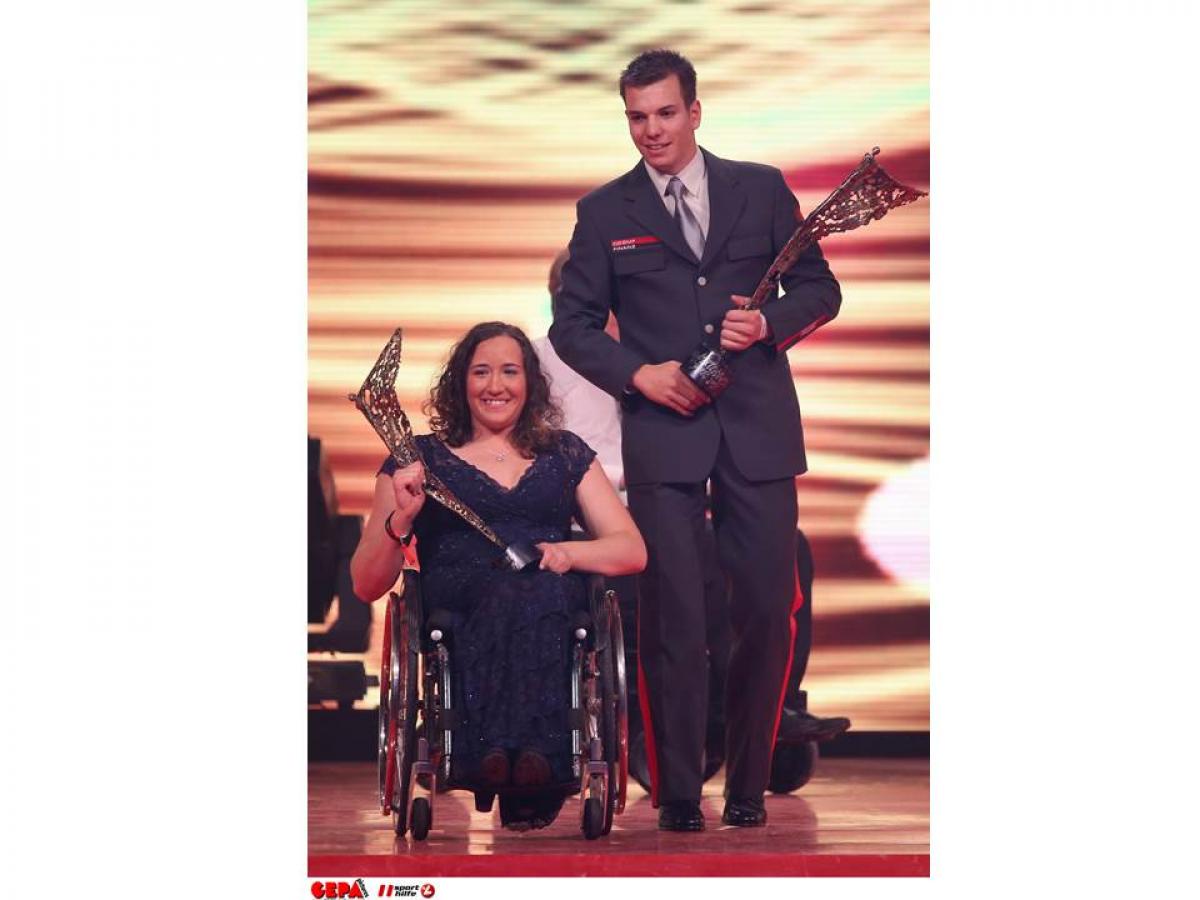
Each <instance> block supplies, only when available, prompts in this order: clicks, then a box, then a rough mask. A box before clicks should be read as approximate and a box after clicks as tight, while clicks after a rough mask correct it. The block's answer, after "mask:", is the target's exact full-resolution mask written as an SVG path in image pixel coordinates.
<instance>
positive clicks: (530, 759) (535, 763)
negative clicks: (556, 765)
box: [512, 750, 550, 787]
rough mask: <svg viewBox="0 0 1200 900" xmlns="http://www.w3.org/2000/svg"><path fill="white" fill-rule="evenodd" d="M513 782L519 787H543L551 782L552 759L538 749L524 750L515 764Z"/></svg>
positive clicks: (518, 755)
mask: <svg viewBox="0 0 1200 900" xmlns="http://www.w3.org/2000/svg"><path fill="white" fill-rule="evenodd" d="M512 780H513V784H515V785H517V786H518V787H541V786H542V785H544V784H549V783H550V760H548V759H546V757H545V756H543V755H542V754H541V753H538V752H537V751H536V750H522V751H521V752H520V753H518V754H517V762H516V764H515V765H514V766H513V773H512Z"/></svg>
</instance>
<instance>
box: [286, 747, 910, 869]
mask: <svg viewBox="0 0 1200 900" xmlns="http://www.w3.org/2000/svg"><path fill="white" fill-rule="evenodd" d="M723 775H724V773H723V772H720V773H718V774H717V775H716V776H715V777H714V778H713V779H712V780H710V781H709V782H708V783H707V784H706V785H705V786H704V797H703V804H702V805H703V809H704V814H705V817H706V818H707V821H708V830H707V831H704V832H701V833H698V834H674V833H670V832H662V831H659V830H658V827H657V821H658V813H657V811H656V810H654V809H653V808H651V806H650V798H649V796H648V795H647V794H646V792H645V791H643V790H642V789H641V787H639V786H638V785H637V783H635V782H633V781H631V782H630V784H629V791H628V800H627V803H626V807H625V812H624V814H623V815H620V816H618V817H617V819H616V822H615V823H614V825H613V830H612V833H611V834H609V835H608V836H606V837H602V838H599V839H598V840H595V841H585V840H584V839H583V836H582V834H581V833H580V830H579V801H578V799H575V798H572V799H571V800H568V801H567V804H566V806H564V807H563V811H562V813H561V814H560V816H559V818H558V819H557V820H556V821H555V822H554V824H553V825H551V826H550V827H549V828H546V829H543V830H541V831H530V832H525V833H515V832H510V831H507V830H505V829H503V828H501V827H500V820H499V813H498V811H497V810H495V809H494V810H493V811H492V812H491V813H478V812H476V811H475V807H474V803H473V801H472V797H471V795H470V794H468V793H465V792H460V791H454V792H451V793H446V794H441V795H439V796H438V797H437V800H436V803H435V806H434V822H433V828H432V830H431V831H430V834H429V837H428V839H427V840H425V841H424V842H421V843H414V842H413V841H412V840H411V838H409V837H407V836H406V837H404V838H396V836H395V835H394V834H393V833H392V824H391V818H390V817H384V816H383V815H381V814H380V812H379V806H378V804H377V802H376V799H377V796H378V793H377V792H378V786H377V785H378V782H377V775H376V769H375V766H374V764H372V763H313V764H311V765H310V766H309V793H308V844H309V846H308V852H309V875H310V876H326V875H348V876H360V875H361V876H384V875H412V876H418V875H420V876H435V875H440V876H443V877H446V876H462V877H471V876H505V875H521V876H530V875H547V876H565V875H593V876H605V875H607V876H652V875H671V876H707V875H732V874H735V873H736V874H737V875H739V876H745V875H773V876H798V875H847V876H864V875H865V876H870V875H912V876H927V875H928V874H929V761H928V760H927V759H822V760H821V761H820V762H819V763H818V764H817V771H816V774H815V775H814V776H813V779H812V780H811V781H810V782H809V783H808V784H807V785H805V786H804V787H803V788H801V789H800V790H798V791H796V792H795V793H793V794H786V795H776V794H768V795H767V816H768V823H767V825H766V826H765V827H763V828H731V827H728V826H723V825H721V809H722V799H721V792H722V790H723V789H724V778H723Z"/></svg>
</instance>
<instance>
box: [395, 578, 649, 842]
mask: <svg viewBox="0 0 1200 900" xmlns="http://www.w3.org/2000/svg"><path fill="white" fill-rule="evenodd" d="M588 607H589V608H588V610H587V612H585V613H580V614H578V615H577V617H576V618H575V619H574V620H573V621H572V622H571V623H570V629H571V638H570V640H571V669H570V674H569V677H570V679H571V685H570V696H571V704H572V705H571V711H570V724H571V728H572V732H571V745H572V773H573V775H574V777H575V778H576V779H578V781H577V782H576V781H572V782H570V783H569V784H565V785H559V787H563V788H574V787H575V785H576V783H577V784H578V788H579V796H580V800H581V803H580V809H581V812H580V824H579V827H580V830H581V831H582V832H583V836H584V837H585V838H587V839H588V840H595V839H596V838H598V837H600V836H601V835H605V834H608V833H609V831H611V830H612V825H613V819H614V817H615V816H617V815H619V814H620V813H622V812H624V810H625V795H626V785H627V782H628V773H629V731H628V727H629V726H628V708H627V699H626V690H625V641H624V636H623V633H622V629H621V613H620V609H619V606H618V603H617V596H616V594H615V593H614V592H613V591H611V590H605V589H604V586H603V580H602V579H601V578H600V577H599V576H593V577H592V578H590V579H589V586H588ZM448 628H449V625H448V619H447V618H446V617H445V616H444V615H440V614H439V613H438V611H436V610H433V611H427V610H425V609H424V607H423V604H422V602H421V586H420V575H419V573H418V572H416V571H414V570H412V569H405V571H404V575H403V590H402V593H401V594H396V593H395V592H392V593H390V594H389V596H388V604H387V612H386V614H385V621H384V638H383V664H382V667H381V672H380V679H379V681H380V687H379V691H380V695H379V802H380V806H381V812H382V813H383V815H385V816H387V815H390V816H391V817H392V827H393V830H394V831H395V833H396V835H397V836H403V835H404V834H405V833H406V832H409V831H411V834H412V838H413V840H415V841H423V840H425V838H426V837H427V836H428V835H429V830H430V828H431V827H432V825H433V811H434V800H435V798H436V796H437V795H438V794H439V793H442V792H443V791H445V790H450V789H455V788H457V789H465V790H471V791H474V792H475V808H476V810H478V811H479V812H490V811H491V809H492V803H493V801H494V799H495V797H496V793H495V790H496V789H495V788H488V789H486V790H485V789H483V788H481V787H479V786H476V785H473V784H469V783H456V782H454V781H452V780H451V768H450V764H451V760H452V758H453V756H454V733H455V729H456V726H457V724H458V721H459V710H458V706H457V703H456V698H455V697H454V692H453V691H452V690H451V687H450V686H451V677H450V676H451V672H452V667H453V664H454V663H453V658H452V656H453V655H452V653H451V651H450V648H449V646H448V644H449V643H450V641H449V638H450V635H449V634H448ZM550 787H554V785H551V786H550ZM509 790H510V789H506V788H501V789H500V794H501V795H502V796H503V795H504V794H506V793H508V791H509ZM520 791H521V789H520V788H512V789H511V792H512V793H514V794H519V793H520Z"/></svg>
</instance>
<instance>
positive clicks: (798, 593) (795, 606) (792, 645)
mask: <svg viewBox="0 0 1200 900" xmlns="http://www.w3.org/2000/svg"><path fill="white" fill-rule="evenodd" d="M792 580H793V582H794V583H795V588H794V591H793V593H792V609H791V612H789V613H788V631H789V633H790V635H791V640H789V641H788V661H787V665H786V666H784V668H783V684H781V685H780V686H779V704H778V705H777V706H776V707H775V727H774V728H773V729H772V730H771V748H772V750H771V752H772V753H774V747H775V739H776V738H778V737H779V720H780V719H781V718H782V717H783V701H784V698H785V697H786V696H787V684H788V676H790V675H791V674H792V661H793V660H794V659H795V658H796V613H798V612H799V611H800V608H801V607H802V606H804V591H802V590H800V570H799V569H798V568H796V567H793V568H792ZM638 649H639V650H640V649H641V648H640V647H639V648H638ZM639 671H640V670H639Z"/></svg>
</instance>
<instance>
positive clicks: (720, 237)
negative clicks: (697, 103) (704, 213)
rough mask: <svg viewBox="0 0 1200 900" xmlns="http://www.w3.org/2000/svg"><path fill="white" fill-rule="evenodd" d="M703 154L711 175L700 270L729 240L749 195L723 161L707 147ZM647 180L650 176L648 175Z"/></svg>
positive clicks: (709, 176) (709, 177)
mask: <svg viewBox="0 0 1200 900" xmlns="http://www.w3.org/2000/svg"><path fill="white" fill-rule="evenodd" d="M700 152H701V153H703V154H704V166H705V170H706V171H707V172H708V235H707V236H706V237H705V240H704V258H703V259H702V260H701V261H700V267H701V268H705V267H707V266H708V264H709V263H710V262H712V260H713V259H714V258H715V257H716V255H717V254H718V253H719V252H720V251H721V250H722V248H724V246H725V243H726V242H727V241H728V240H729V235H730V234H731V233H732V231H733V226H734V225H735V224H736V223H737V220H738V218H739V217H740V216H741V214H742V210H743V209H744V208H745V206H746V192H745V191H744V190H742V189H741V188H740V187H739V186H738V181H737V176H736V175H735V174H734V173H733V171H732V170H731V168H730V166H728V165H727V164H726V163H725V161H724V160H722V159H718V158H717V157H715V156H713V155H712V154H711V153H709V152H708V151H707V150H705V149H704V148H701V149H700ZM646 180H647V181H649V180H650V177H649V176H646ZM659 205H660V206H661V205H662V204H661V203H660V204H659Z"/></svg>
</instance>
